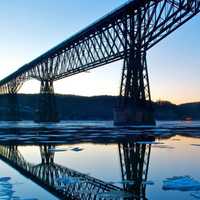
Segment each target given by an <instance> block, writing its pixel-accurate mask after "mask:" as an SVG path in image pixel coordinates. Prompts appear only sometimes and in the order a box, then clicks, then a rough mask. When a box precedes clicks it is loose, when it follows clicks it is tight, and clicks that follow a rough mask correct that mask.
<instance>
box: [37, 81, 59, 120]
mask: <svg viewBox="0 0 200 200" xmlns="http://www.w3.org/2000/svg"><path fill="white" fill-rule="evenodd" d="M35 121H36V122H58V121H59V118H58V113H57V108H56V100H55V95H54V88H53V80H41V86H40V94H39V102H38V110H37V117H36V120H35Z"/></svg>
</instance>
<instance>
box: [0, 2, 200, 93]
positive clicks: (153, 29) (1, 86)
mask: <svg viewBox="0 0 200 200" xmlns="http://www.w3.org/2000/svg"><path fill="white" fill-rule="evenodd" d="M199 11H200V0H143V1H141V0H133V1H130V2H128V3H127V4H125V5H124V6H122V7H120V8H119V9H117V10H115V11H114V12H112V13H110V14H108V15H107V16H105V17H103V18H102V19H100V20H99V21H97V22H96V23H94V24H92V25H91V26H89V27H87V28H86V29H84V30H83V31H81V32H79V33H77V34H76V35H75V36H73V37H71V38H69V39H68V40H66V41H64V42H63V43H61V44H59V45H58V46H56V47H55V48H53V49H51V50H50V51H48V52H46V53H45V54H43V55H41V56H40V57H38V58H36V59H35V60H33V61H32V62H30V63H28V64H26V65H24V66H23V67H21V68H20V69H19V70H17V71H16V72H15V73H13V74H11V75H10V76H8V77H6V78H5V79H3V80H1V81H0V93H16V92H17V91H18V90H19V89H20V87H21V85H22V84H23V82H24V81H26V80H27V79H30V78H35V79H37V80H40V81H42V80H53V81H55V80H59V79H62V78H65V77H68V76H72V75H74V74H77V73H81V72H85V71H87V70H90V69H93V68H96V67H100V66H102V65H105V64H108V63H111V62H114V61H116V60H120V59H124V58H125V56H126V55H127V54H129V53H130V50H131V48H132V47H131V42H132V40H137V38H138V37H140V42H141V48H142V49H143V50H144V51H147V50H149V49H150V48H152V47H153V46H154V45H155V44H157V43H158V42H159V41H161V40H162V39H163V38H165V37H166V36H168V35H169V34H170V33H172V32H173V31H174V30H176V29H177V28H178V27H180V26H181V25H182V24H184V23H185V22H187V21H188V20H189V19H191V18H192V17H193V16H195V15H196V14H197V13H198V12H199ZM138 12H141V22H140V23H141V30H139V29H138V28H137V27H138V21H137V20H135V22H134V27H132V25H131V20H132V17H131V16H132V15H133V13H134V14H135V15H137V13H138ZM133 33H134V35H135V37H134V38H132V36H131V35H133ZM136 46H137V45H136ZM136 46H135V47H136Z"/></svg>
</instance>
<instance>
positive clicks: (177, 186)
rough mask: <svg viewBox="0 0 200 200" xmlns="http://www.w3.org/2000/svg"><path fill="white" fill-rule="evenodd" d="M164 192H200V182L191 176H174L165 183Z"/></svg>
mask: <svg viewBox="0 0 200 200" xmlns="http://www.w3.org/2000/svg"><path fill="white" fill-rule="evenodd" d="M163 189H164V190H180V191H194V190H200V182H199V181H197V180H195V179H193V178H192V177H190V176H174V177H172V178H167V179H166V180H164V181H163Z"/></svg>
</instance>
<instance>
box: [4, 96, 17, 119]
mask: <svg viewBox="0 0 200 200" xmlns="http://www.w3.org/2000/svg"><path fill="white" fill-rule="evenodd" d="M5 97H6V99H7V100H8V105H7V106H8V112H6V120H7V121H20V112H19V102H18V97H17V93H9V94H7V95H6V96H5Z"/></svg>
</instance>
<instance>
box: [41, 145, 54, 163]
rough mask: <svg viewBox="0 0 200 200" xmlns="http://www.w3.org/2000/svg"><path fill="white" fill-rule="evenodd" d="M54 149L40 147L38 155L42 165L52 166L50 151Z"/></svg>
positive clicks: (50, 146)
mask: <svg viewBox="0 0 200 200" xmlns="http://www.w3.org/2000/svg"><path fill="white" fill-rule="evenodd" d="M53 148H55V146H54V145H41V146H40V155H41V161H42V164H47V165H48V164H52V163H53V162H54V154H55V153H54V151H52V150H51V149H53Z"/></svg>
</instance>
